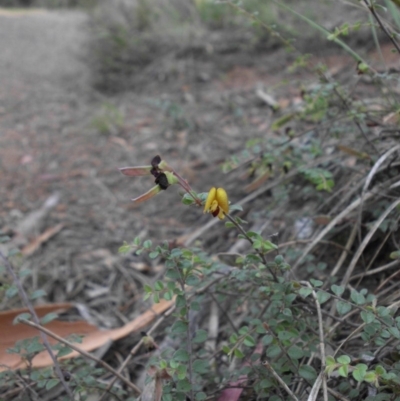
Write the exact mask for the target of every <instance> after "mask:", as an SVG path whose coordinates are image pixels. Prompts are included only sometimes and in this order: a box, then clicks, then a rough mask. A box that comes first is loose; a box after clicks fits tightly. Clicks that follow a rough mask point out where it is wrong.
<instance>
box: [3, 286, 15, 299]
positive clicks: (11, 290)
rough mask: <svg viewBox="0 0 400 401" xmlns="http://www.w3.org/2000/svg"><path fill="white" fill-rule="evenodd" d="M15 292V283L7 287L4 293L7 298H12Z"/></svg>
mask: <svg viewBox="0 0 400 401" xmlns="http://www.w3.org/2000/svg"><path fill="white" fill-rule="evenodd" d="M17 294H18V289H17V287H16V286H15V285H12V286H10V287H9V288H7V291H6V294H5V295H6V297H7V298H12V297H14V296H15V295H17Z"/></svg>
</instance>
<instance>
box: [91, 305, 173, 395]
mask: <svg viewBox="0 0 400 401" xmlns="http://www.w3.org/2000/svg"><path fill="white" fill-rule="evenodd" d="M174 310H175V305H173V306H172V307H171V308H170V309H169V310H168V311H167V312H165V313H164V315H163V316H161V317H160V318H159V319H158V320H157V321H156V322H155V323H154V324H153V326H152V327H151V328H150V329H149V330H147V334H152V333H153V332H154V330H155V329H156V328H157V327H158V326H159V325H160V324H161V323H162V322H163V321H164V319H165V318H166V317H168V316H169V315H170V314H171V313H172V312H173V311H174ZM142 345H143V338H142V339H141V340H140V341H139V342H138V343H137V344H136V345H135V346H134V347H133V348H132V349H131V351H130V352H129V355H128V356H127V357H126V358H125V360H124V362H123V363H122V365H121V366H120V367H119V368H118V373H119V374H121V372H122V371H123V370H124V369H125V368H126V366H127V365H128V363H129V362H130V361H131V360H132V358H133V357H134V356H135V354H136V353H137V352H138V350H139V348H140V347H141V346H142ZM117 378H118V376H114V377H113V379H112V380H111V381H110V383H108V385H107V388H106V389H105V391H104V393H103V394H102V395H101V396H100V398H99V400H98V401H102V400H103V399H104V397H105V395H106V394H107V392H108V391H109V390H110V389H111V388H112V386H113V385H114V383H115V382H116V381H117Z"/></svg>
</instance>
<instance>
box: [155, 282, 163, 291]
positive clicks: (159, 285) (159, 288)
mask: <svg viewBox="0 0 400 401" xmlns="http://www.w3.org/2000/svg"><path fill="white" fill-rule="evenodd" d="M154 289H155V290H156V291H162V290H163V289H164V284H163V282H162V281H160V280H158V281H156V282H155V284H154Z"/></svg>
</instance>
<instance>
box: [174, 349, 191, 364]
mask: <svg viewBox="0 0 400 401" xmlns="http://www.w3.org/2000/svg"><path fill="white" fill-rule="evenodd" d="M173 358H174V359H175V361H179V362H187V361H188V360H189V359H190V357H189V353H188V352H187V351H186V350H184V349H178V351H176V352H175V353H174V356H173Z"/></svg>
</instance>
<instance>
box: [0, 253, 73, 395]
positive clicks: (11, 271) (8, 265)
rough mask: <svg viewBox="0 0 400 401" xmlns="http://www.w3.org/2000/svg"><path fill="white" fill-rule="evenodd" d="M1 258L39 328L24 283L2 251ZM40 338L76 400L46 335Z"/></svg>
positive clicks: (67, 388) (58, 374) (68, 392)
mask: <svg viewBox="0 0 400 401" xmlns="http://www.w3.org/2000/svg"><path fill="white" fill-rule="evenodd" d="M0 258H1V259H2V260H3V262H4V264H5V266H6V269H7V272H8V274H9V275H10V276H11V277H12V279H13V282H14V284H15V285H16V287H17V289H18V293H19V296H20V297H21V299H22V302H23V303H24V304H25V306H26V307H27V308H28V309H29V312H30V314H31V316H32V319H33V320H34V321H35V324H36V325H37V326H40V320H39V317H38V315H37V314H36V312H35V308H34V307H33V305H32V303H31V301H30V300H29V297H28V294H27V293H26V292H25V290H24V287H23V286H22V283H21V281H20V279H19V277H18V276H17V275H16V274H15V271H14V267H13V265H12V264H11V262H10V261H9V260H8V258H7V257H6V256H4V255H3V253H2V252H1V251H0ZM40 336H41V337H42V341H43V345H44V347H45V348H46V350H47V352H48V353H49V355H50V358H51V359H52V361H53V364H54V370H55V371H56V374H57V376H58V378H59V379H60V382H61V383H62V385H63V387H64V389H65V391H66V392H67V394H68V396H69V397H70V399H71V400H72V399H73V398H74V395H73V393H72V391H71V389H70V388H69V386H68V384H67V382H66V381H65V379H64V375H63V373H62V371H61V368H60V365H59V363H58V361H57V358H56V357H55V355H54V352H53V350H52V349H51V346H50V343H49V340H48V339H47V336H46V334H45V333H43V332H41V333H40Z"/></svg>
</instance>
